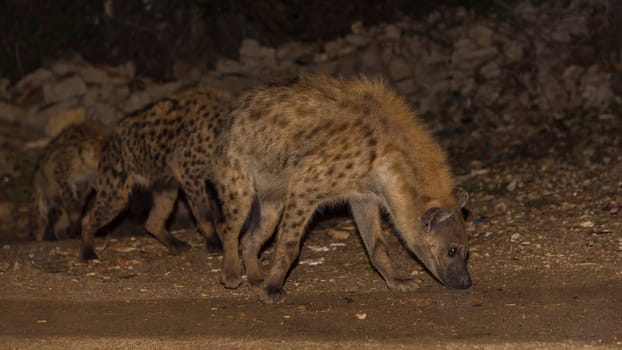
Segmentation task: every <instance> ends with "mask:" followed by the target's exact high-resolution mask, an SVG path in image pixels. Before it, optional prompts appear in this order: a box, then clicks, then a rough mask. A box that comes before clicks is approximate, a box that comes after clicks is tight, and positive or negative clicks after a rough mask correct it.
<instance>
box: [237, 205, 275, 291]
mask: <svg viewBox="0 0 622 350" xmlns="http://www.w3.org/2000/svg"><path fill="white" fill-rule="evenodd" d="M259 207H260V208H258V210H259V222H258V224H256V225H255V227H250V228H249V230H248V232H246V234H245V235H244V236H243V237H242V260H243V261H244V268H245V269H246V278H247V279H248V283H249V284H250V285H251V286H258V285H260V284H261V282H262V281H263V277H262V274H261V268H260V266H259V253H260V251H261V247H263V245H264V244H265V243H266V241H267V240H268V239H269V238H270V237H272V234H273V233H274V229H275V228H276V226H277V225H278V223H279V218H280V216H281V212H282V210H283V203H282V202H280V201H265V202H261V204H259ZM251 210H253V209H251ZM251 215H252V214H251Z"/></svg>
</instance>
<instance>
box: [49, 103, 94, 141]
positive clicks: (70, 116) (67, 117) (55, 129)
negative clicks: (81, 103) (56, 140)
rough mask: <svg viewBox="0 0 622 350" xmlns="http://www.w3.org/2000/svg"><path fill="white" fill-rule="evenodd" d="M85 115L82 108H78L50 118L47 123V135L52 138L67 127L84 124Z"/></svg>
mask: <svg viewBox="0 0 622 350" xmlns="http://www.w3.org/2000/svg"><path fill="white" fill-rule="evenodd" d="M85 115H86V114H85V110H84V107H78V108H74V109H69V110H65V111H62V112H60V113H59V114H55V115H52V116H50V118H49V119H48V121H47V127H46V131H47V134H48V135H50V136H52V137H54V136H56V135H58V133H60V132H61V131H62V130H63V129H64V128H66V127H68V126H69V125H71V124H77V123H82V122H84V119H85Z"/></svg>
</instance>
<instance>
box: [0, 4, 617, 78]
mask: <svg viewBox="0 0 622 350" xmlns="http://www.w3.org/2000/svg"><path fill="white" fill-rule="evenodd" d="M516 2H517V1H516V0H437V1H426V0H413V1H408V0H356V1H325V0H322V1H308V0H276V1H264V0H230V1H219V0H182V1H167V0H127V1H112V2H111V3H112V13H111V14H112V16H109V15H107V14H106V11H105V10H104V8H105V3H106V1H104V0H97V1H95V0H89V1H75V0H50V1H39V0H0V77H4V78H8V79H10V80H11V81H12V82H15V81H16V80H18V79H19V78H21V77H23V76H24V75H26V74H28V73H29V72H30V71H32V70H34V69H36V68H38V67H40V66H42V65H44V64H45V63H46V62H47V61H49V60H53V59H58V58H59V57H63V56H65V55H69V54H71V53H76V52H77V53H79V54H80V55H82V57H84V58H85V59H86V60H87V61H89V62H91V63H93V64H98V63H107V64H113V65H115V64H120V63H123V62H126V61H128V60H132V61H134V62H135V63H136V67H137V74H139V75H146V76H150V77H153V78H156V79H163V80H164V79H167V78H170V77H171V72H172V67H173V64H174V63H175V62H176V61H177V60H185V61H194V62H196V63H197V64H200V65H202V66H204V67H208V68H209V67H210V66H211V65H213V64H214V63H215V62H216V59H217V58H218V57H223V56H224V57H228V58H236V56H237V55H238V49H239V47H240V43H241V40H242V39H243V38H253V39H257V40H258V41H259V42H260V43H262V44H264V45H268V46H276V45H279V44H281V43H284V42H286V41H290V40H298V41H306V42H312V41H319V40H327V39H331V38H334V37H337V36H340V35H343V34H345V33H348V32H349V31H350V26H351V24H352V23H353V22H354V21H357V20H360V21H362V22H363V24H364V25H373V24H376V23H382V22H386V23H389V22H391V21H394V20H396V19H399V18H400V17H401V16H410V17H413V18H421V17H422V16H424V15H426V14H427V13H429V12H430V11H433V10H442V9H443V8H445V7H447V6H463V7H465V8H467V9H472V10H474V11H477V12H485V13H489V14H491V15H494V16H504V15H507V14H508V12H509V9H510V8H511V6H512V5H513V4H514V3H516ZM532 2H533V3H534V4H540V5H542V4H546V2H545V1H541V0H540V1H536V0H534V1H532ZM551 2H552V1H551ZM562 2H565V1H562ZM610 2H611V4H610V6H609V11H610V12H611V13H610V16H611V17H613V18H614V20H612V21H611V22H610V24H608V25H604V24H603V23H593V27H594V28H596V30H595V31H594V32H595V37H594V42H595V45H598V46H599V49H603V48H606V49H607V50H611V51H613V52H616V53H618V54H619V48H620V42H621V40H622V39H621V38H620V35H619V33H620V24H621V23H622V20H617V19H619V18H622V15H620V14H622V11H621V9H622V5H621V4H620V1H610Z"/></svg>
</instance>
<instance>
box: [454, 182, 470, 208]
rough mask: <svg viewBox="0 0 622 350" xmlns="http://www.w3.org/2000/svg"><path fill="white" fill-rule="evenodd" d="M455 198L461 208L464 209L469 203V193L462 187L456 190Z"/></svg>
mask: <svg viewBox="0 0 622 350" xmlns="http://www.w3.org/2000/svg"><path fill="white" fill-rule="evenodd" d="M454 196H455V197H456V200H457V201H458V204H459V205H460V208H464V206H465V205H466V204H467V202H468V201H469V192H467V191H465V190H464V189H463V188H462V187H456V188H454Z"/></svg>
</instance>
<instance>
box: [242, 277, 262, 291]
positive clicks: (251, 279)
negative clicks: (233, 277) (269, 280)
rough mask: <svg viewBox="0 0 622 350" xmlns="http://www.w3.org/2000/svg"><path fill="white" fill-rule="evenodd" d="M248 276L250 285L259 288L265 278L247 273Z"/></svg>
mask: <svg viewBox="0 0 622 350" xmlns="http://www.w3.org/2000/svg"><path fill="white" fill-rule="evenodd" d="M246 278H247V280H248V285H249V286H251V288H258V287H261V284H262V283H263V278H261V276H260V277H253V276H251V275H248V274H247V275H246Z"/></svg>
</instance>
